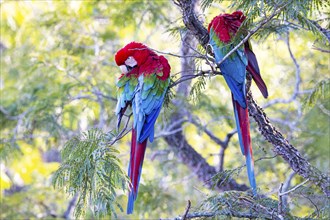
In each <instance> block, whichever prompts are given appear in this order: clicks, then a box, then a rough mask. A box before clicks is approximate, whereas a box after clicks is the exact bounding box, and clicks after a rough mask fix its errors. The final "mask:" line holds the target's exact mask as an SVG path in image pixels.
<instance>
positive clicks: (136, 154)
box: [127, 128, 148, 214]
mask: <svg viewBox="0 0 330 220" xmlns="http://www.w3.org/2000/svg"><path fill="white" fill-rule="evenodd" d="M147 140H148V139H146V140H145V141H143V142H142V143H137V140H136V130H135V129H134V128H133V129H132V141H131V158H130V163H129V168H128V175H129V177H130V180H131V183H132V189H131V192H130V193H129V202H128V208H127V213H128V214H131V213H132V212H133V206H134V201H135V200H136V198H137V194H138V189H139V183H140V177H141V173H142V164H143V159H144V154H145V151H146V147H147Z"/></svg>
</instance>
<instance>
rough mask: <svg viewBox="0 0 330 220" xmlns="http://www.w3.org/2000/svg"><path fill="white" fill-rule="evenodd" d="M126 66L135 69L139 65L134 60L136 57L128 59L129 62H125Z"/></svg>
mask: <svg viewBox="0 0 330 220" xmlns="http://www.w3.org/2000/svg"><path fill="white" fill-rule="evenodd" d="M125 64H126V65H127V66H129V67H132V68H133V67H135V66H136V65H137V62H136V60H135V59H134V57H132V56H129V57H128V58H127V60H126V61H125Z"/></svg>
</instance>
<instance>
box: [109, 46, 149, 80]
mask: <svg viewBox="0 0 330 220" xmlns="http://www.w3.org/2000/svg"><path fill="white" fill-rule="evenodd" d="M154 55H156V54H155V53H154V52H153V51H152V50H150V49H149V48H148V47H147V46H145V45H144V44H141V43H137V42H134V41H133V42H131V43H129V44H127V45H126V46H125V47H123V48H121V49H120V50H118V52H117V53H116V55H115V61H116V64H117V65H118V66H119V67H120V69H121V70H122V72H123V73H124V74H126V73H127V72H129V71H130V70H131V69H133V68H134V67H136V66H137V67H140V66H142V65H143V64H144V63H145V62H146V61H147V59H148V57H149V56H154Z"/></svg>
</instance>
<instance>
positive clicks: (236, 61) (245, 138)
mask: <svg viewBox="0 0 330 220" xmlns="http://www.w3.org/2000/svg"><path fill="white" fill-rule="evenodd" d="M244 20H245V16H244V14H243V13H242V12H241V11H236V12H234V13H232V14H220V15H218V16H216V17H214V18H213V20H212V21H211V23H210V24H209V26H208V32H209V35H210V40H209V44H210V45H211V47H212V49H213V52H214V55H215V61H216V63H219V62H220V61H221V60H222V59H223V57H224V56H225V55H226V54H227V53H228V52H229V51H230V50H232V49H233V48H234V47H235V46H236V45H233V44H232V39H233V38H234V36H235V34H236V32H237V30H238V29H239V27H240V26H241V24H242V22H243V21H244ZM242 37H243V36H242ZM219 67H220V70H221V73H222V74H223V76H224V78H225V80H226V82H227V85H228V86H229V88H230V90H231V93H232V101H233V107H234V113H235V121H236V127H237V133H238V137H239V142H240V147H241V151H242V153H243V154H244V155H245V157H246V167H247V173H248V177H249V182H250V185H251V187H252V189H253V192H254V194H256V180H255V175H254V162H253V156H252V145H251V137H250V123H249V113H248V109H247V101H246V90H245V87H246V73H247V72H249V73H250V74H251V75H252V78H253V80H254V81H255V82H256V84H257V86H258V88H259V89H260V91H261V93H262V94H263V96H264V97H265V98H267V97H268V91H267V87H266V85H265V83H264V81H263V79H262V78H261V75H260V70H259V66H258V62H257V59H256V56H255V55H254V53H253V52H252V48H251V45H250V43H249V42H246V43H245V44H244V45H242V46H241V47H240V48H238V49H237V50H236V51H235V52H234V53H233V54H232V55H231V56H229V57H228V58H227V59H226V60H225V61H223V62H222V63H221V64H220V66H219Z"/></svg>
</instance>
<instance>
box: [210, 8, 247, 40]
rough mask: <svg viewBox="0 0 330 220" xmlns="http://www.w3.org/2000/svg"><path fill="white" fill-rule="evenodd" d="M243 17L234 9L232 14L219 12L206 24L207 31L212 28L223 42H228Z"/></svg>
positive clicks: (241, 13)
mask: <svg viewBox="0 0 330 220" xmlns="http://www.w3.org/2000/svg"><path fill="white" fill-rule="evenodd" d="M245 18H246V17H245V16H244V14H243V12H241V11H235V12H233V13H232V14H220V15H218V16H216V17H214V18H213V20H212V21H211V23H210V24H209V26H208V32H209V33H210V29H211V28H213V30H214V32H215V33H216V35H217V36H218V37H219V39H220V40H221V41H222V42H224V43H228V42H229V41H230V40H231V36H233V35H235V34H236V32H237V30H238V28H239V27H240V26H241V24H242V23H243V21H244V20H245Z"/></svg>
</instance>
